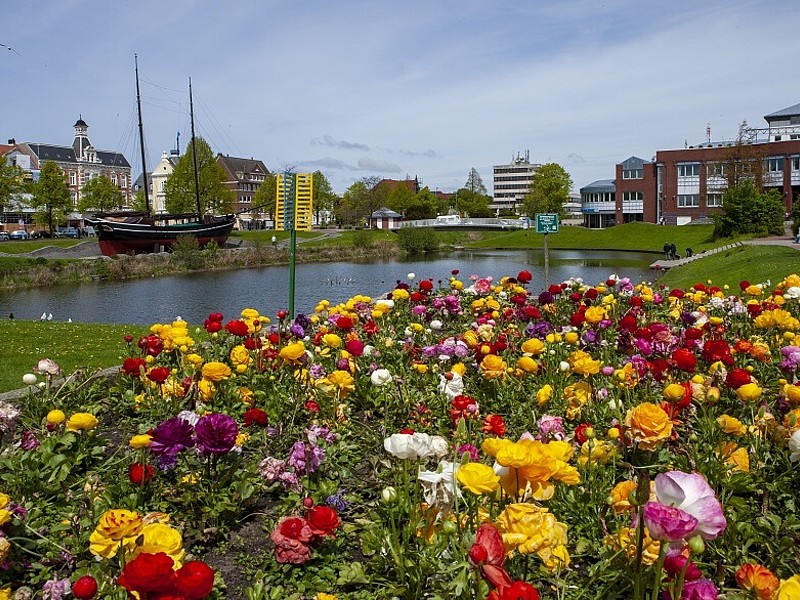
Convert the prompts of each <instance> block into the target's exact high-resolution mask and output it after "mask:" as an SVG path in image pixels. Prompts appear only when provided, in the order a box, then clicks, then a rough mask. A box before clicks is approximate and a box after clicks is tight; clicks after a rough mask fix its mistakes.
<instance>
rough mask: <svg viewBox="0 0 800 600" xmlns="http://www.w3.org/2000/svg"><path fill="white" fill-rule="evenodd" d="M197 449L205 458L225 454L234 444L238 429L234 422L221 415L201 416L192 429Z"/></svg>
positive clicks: (228, 417)
mask: <svg viewBox="0 0 800 600" xmlns="http://www.w3.org/2000/svg"><path fill="white" fill-rule="evenodd" d="M194 433H195V437H196V438H197V449H198V450H200V452H201V453H202V454H205V455H206V456H208V455H211V454H226V453H228V452H230V451H231V449H232V448H233V446H234V445H235V444H236V436H238V435H239V427H238V426H237V425H236V421H234V420H233V418H231V417H230V416H228V415H225V414H222V413H211V414H208V415H203V416H202V417H200V420H199V421H197V425H195V428H194Z"/></svg>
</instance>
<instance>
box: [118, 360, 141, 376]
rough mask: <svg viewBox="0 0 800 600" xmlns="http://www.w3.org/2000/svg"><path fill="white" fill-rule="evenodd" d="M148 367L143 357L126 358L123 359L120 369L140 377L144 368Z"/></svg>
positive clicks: (126, 373) (127, 373)
mask: <svg viewBox="0 0 800 600" xmlns="http://www.w3.org/2000/svg"><path fill="white" fill-rule="evenodd" d="M145 368H147V363H146V362H145V360H144V359H143V358H138V357H137V358H126V359H125V360H124V361H122V368H121V369H120V371H122V373H124V374H125V375H133V376H134V377H138V376H139V375H141V373H142V369H145Z"/></svg>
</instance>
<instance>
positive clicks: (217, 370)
mask: <svg viewBox="0 0 800 600" xmlns="http://www.w3.org/2000/svg"><path fill="white" fill-rule="evenodd" d="M202 373H203V379H207V380H208V381H222V380H223V379H227V378H228V377H230V376H231V368H230V367H229V366H228V365H226V364H225V363H221V362H216V361H212V362H207V363H206V364H204V365H203V370H202Z"/></svg>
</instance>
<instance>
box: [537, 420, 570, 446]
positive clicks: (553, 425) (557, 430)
mask: <svg viewBox="0 0 800 600" xmlns="http://www.w3.org/2000/svg"><path fill="white" fill-rule="evenodd" d="M536 426H537V427H538V428H539V433H538V434H537V435H536V439H537V440H541V441H543V440H563V439H565V438H566V434H565V433H564V420H563V419H562V418H561V417H554V416H552V415H543V416H542V418H541V419H539V420H538V421H537V422H536Z"/></svg>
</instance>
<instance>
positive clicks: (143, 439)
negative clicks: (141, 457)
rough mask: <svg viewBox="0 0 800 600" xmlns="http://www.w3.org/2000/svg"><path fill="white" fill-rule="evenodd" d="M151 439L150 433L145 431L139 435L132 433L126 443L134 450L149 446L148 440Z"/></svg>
mask: <svg viewBox="0 0 800 600" xmlns="http://www.w3.org/2000/svg"><path fill="white" fill-rule="evenodd" d="M152 439H153V438H152V437H151V436H150V435H148V434H146V433H143V434H141V435H134V436H133V437H132V438H131V441H130V442H128V445H129V446H130V447H131V448H134V449H136V450H141V449H142V448H149V447H150V441H151V440H152Z"/></svg>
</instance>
